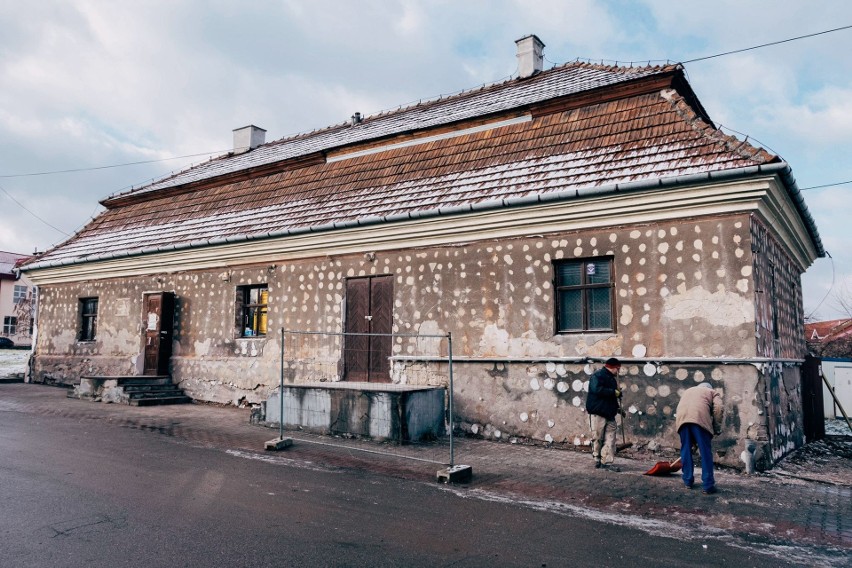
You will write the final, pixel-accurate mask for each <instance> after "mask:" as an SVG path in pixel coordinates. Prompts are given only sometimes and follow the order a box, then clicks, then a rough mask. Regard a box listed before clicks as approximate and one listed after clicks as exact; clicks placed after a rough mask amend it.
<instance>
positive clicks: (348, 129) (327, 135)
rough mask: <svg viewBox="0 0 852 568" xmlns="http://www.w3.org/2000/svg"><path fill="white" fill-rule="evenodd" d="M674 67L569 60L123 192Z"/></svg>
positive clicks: (496, 110)
mask: <svg viewBox="0 0 852 568" xmlns="http://www.w3.org/2000/svg"><path fill="white" fill-rule="evenodd" d="M675 69H676V66H673V65H669V66H665V67H661V66H648V67H612V66H604V65H593V64H589V63H572V64H566V65H563V66H562V67H559V68H556V69H553V70H551V71H548V72H545V73H541V74H539V75H537V76H535V77H533V78H532V79H527V80H524V81H518V80H510V81H507V82H505V83H500V84H495V85H490V86H487V87H482V88H481V89H477V90H472V91H467V92H465V93H462V94H459V95H456V96H452V97H448V98H445V99H438V100H433V101H427V102H425V103H418V104H417V105H414V106H411V107H407V108H404V109H403V108H400V109H399V110H396V111H392V112H387V113H383V114H379V115H376V116H370V117H366V118H365V119H364V120H363V122H361V123H360V124H358V125H357V126H355V127H352V126H350V125H347V124H341V125H337V126H332V127H329V128H326V129H324V130H319V131H315V132H311V133H309V134H303V135H299V136H295V137H292V138H285V139H282V140H278V141H275V142H272V143H269V144H265V145H263V146H260V147H258V148H256V149H255V150H253V151H251V152H248V153H245V154H238V155H236V156H226V157H225V158H223V159H217V160H213V161H211V162H208V163H205V164H201V165H199V166H196V167H193V168H191V169H189V170H186V171H184V172H180V173H178V174H175V175H174V176H171V177H168V178H166V179H164V180H161V181H157V182H154V183H152V184H150V185H147V186H145V187H142V188H140V189H137V190H134V191H132V192H127V193H140V192H149V191H156V190H158V189H163V188H166V187H174V186H176V185H181V184H185V183H191V182H194V181H199V180H203V179H209V178H211V177H216V176H220V175H223V174H227V173H232V172H237V171H241V170H244V169H247V168H253V167H257V166H262V165H265V164H271V163H275V162H280V161H282V160H287V159H290V158H294V157H297V156H304V155H306V154H311V153H313V152H319V151H323V150H328V149H330V148H336V147H340V146H346V145H349V144H353V143H358V142H363V141H365V140H373V139H376V138H383V137H386V136H392V135H394V134H399V133H402V132H408V131H411V130H422V129H427V128H434V127H436V126H441V125H445V124H451V123H454V122H459V121H462V120H466V119H470V118H473V117H480V116H485V115H489V114H494V113H499V112H502V111H506V110H508V109H513V108H518V107H522V106H525V105H529V104H533V103H538V102H542V101H546V100H551V99H554V98H558V97H562V96H566V95H572V94H576V93H579V92H583V91H589V90H592V89H596V88H601V87H607V86H610V85H614V84H616V83H621V82H624V81H626V80H629V79H636V78H641V77H648V76H651V75H655V74H660V73H661V72H671V71H673V70H675Z"/></svg>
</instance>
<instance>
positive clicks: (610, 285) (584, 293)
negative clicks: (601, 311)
mask: <svg viewBox="0 0 852 568" xmlns="http://www.w3.org/2000/svg"><path fill="white" fill-rule="evenodd" d="M590 262H598V263H599V262H606V263H608V265H609V281H608V282H604V283H590V282H588V273H587V265H588V264H589V263H590ZM552 264H553V290H554V294H553V300H554V301H553V307H554V318H553V320H554V328H555V329H554V331H555V333H556V334H557V335H567V334H576V333H615V331H616V319H615V316H616V306H615V272H614V270H615V263H614V258H613V257H612V256H596V257H586V258H570V259H560V260H554V261H553V263H552ZM566 264H579V265H580V275H581V282H580V284H575V285H561V284H560V282H559V266H560V265H566ZM604 289H608V290H609V312H610V315H609V318H610V327H607V328H599V327H591V326H590V324H589V318H590V313H591V310H590V307H589V294H588V292H589V291H590V290H604ZM566 291H579V292H580V303H581V310H582V311H581V317H582V320H583V323H582V328H576V329H574V328H572V329H568V328H565V326H564V325H563V322H562V317H561V314H562V305H561V301H562V292H566Z"/></svg>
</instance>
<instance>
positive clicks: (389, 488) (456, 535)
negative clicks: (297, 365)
mask: <svg viewBox="0 0 852 568" xmlns="http://www.w3.org/2000/svg"><path fill="white" fill-rule="evenodd" d="M705 546H706V547H705ZM665 565H676V566H737V567H744V566H758V567H759V566H767V567H768V566H773V567H777V566H779V565H780V564H779V561H778V559H777V558H771V557H766V556H762V555H759V554H754V553H751V552H750V551H749V550H745V549H741V548H736V547H733V546H728V545H726V544H724V543H720V542H719V540H713V541H709V544H707V545H705V544H702V543H701V542H700V541H695V540H689V541H684V540H680V539H677V538H666V537H660V536H650V535H649V534H648V533H647V532H642V531H639V530H636V529H630V528H620V527H618V526H613V525H611V524H605V523H599V522H595V521H590V520H588V519H580V518H577V517H572V516H571V515H570V514H567V513H566V514H560V513H559V512H558V511H539V510H533V509H530V508H528V507H522V506H520V505H517V504H513V503H511V502H506V503H498V502H489V501H484V500H481V499H468V498H465V497H464V490H463V489H455V490H454V489H452V488H449V487H446V486H443V485H439V484H433V483H426V482H412V481H408V480H401V479H396V478H391V477H386V476H381V475H376V474H371V473H364V472H359V471H357V470H345V469H343V470H342V469H340V468H327V467H323V466H321V465H318V464H314V463H311V462H308V461H304V460H299V459H294V458H290V457H287V454H286V453H281V454H277V453H276V454H264V453H262V452H246V451H232V450H228V449H226V448H209V447H196V446H192V445H189V444H186V443H181V442H179V441H177V440H175V439H172V438H167V437H164V436H162V435H159V434H157V433H155V432H145V431H139V430H132V429H128V428H122V427H121V426H119V425H111V424H105V423H101V422H94V421H87V420H85V419H79V420H74V419H69V418H65V417H59V416H50V415H31V414H22V413H18V412H14V411H0V566H3V567H16V568H17V567H21V568H24V567H30V566H32V567H40V568H44V567H55V566H63V567H64V566H69V567H70V566H74V567H77V566H86V567H98V566H110V567H120V566H145V567H159V566H168V567H175V566H204V567H217V566H228V567H242V566H247V567H248V566H312V567H313V566H370V567H382V566H405V567H417V566H454V567H471V566H489V567H492V566H532V567H542V566H547V567H554V566H594V567H596V568H601V567H607V566H615V567H628V566H629V567H634V566H639V567H641V566H653V567H655V568H658V567H659V566H665Z"/></svg>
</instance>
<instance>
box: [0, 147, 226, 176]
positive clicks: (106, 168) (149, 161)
mask: <svg viewBox="0 0 852 568" xmlns="http://www.w3.org/2000/svg"><path fill="white" fill-rule="evenodd" d="M228 151H229V150H222V151H219V152H203V153H201V154H188V155H186V156H172V157H170V158H161V159H159V160H143V161H141V162H126V163H124V164H112V165H109V166H93V167H91V168H75V169H71V170H53V171H49V172H32V173H27V174H6V175H0V178H19V177H33V176H49V175H54V174H68V173H76V172H90V171H93V170H108V169H110V168H122V167H124V166H137V165H140V164H155V163H158V162H168V161H169V160H182V159H184V158H197V157H199V156H210V155H213V154H224V153H226V152H228Z"/></svg>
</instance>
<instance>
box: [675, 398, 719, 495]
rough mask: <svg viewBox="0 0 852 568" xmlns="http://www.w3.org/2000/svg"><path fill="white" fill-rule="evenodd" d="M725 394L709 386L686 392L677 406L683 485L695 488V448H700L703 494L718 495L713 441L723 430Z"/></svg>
mask: <svg viewBox="0 0 852 568" xmlns="http://www.w3.org/2000/svg"><path fill="white" fill-rule="evenodd" d="M723 411H724V408H723V406H722V395H720V394H719V393H718V392H716V391H715V390H713V387H712V386H711V385H710V383H701V384H700V385H698V386H696V387H692V388H688V389H686V391H684V393H683V396H682V397H681V398H680V402H679V403H678V405H677V411H676V414H677V422H675V427H676V428H677V432H678V434H680V460H681V463H682V464H683V473H682V476H681V477H682V478H683V483H684V484H685V485H686V487H687V488H689V489H692V483H693V481H694V477H693V471H694V465H693V463H692V446H693V445H697V446H698V451H699V453H700V454H701V485H702V487H703V489H704V493H707V494H711V493H716V480H715V479H714V477H713V451H712V448H711V441H712V439H713V435H714V434H719V433H721V431H722V413H723Z"/></svg>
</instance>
